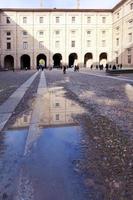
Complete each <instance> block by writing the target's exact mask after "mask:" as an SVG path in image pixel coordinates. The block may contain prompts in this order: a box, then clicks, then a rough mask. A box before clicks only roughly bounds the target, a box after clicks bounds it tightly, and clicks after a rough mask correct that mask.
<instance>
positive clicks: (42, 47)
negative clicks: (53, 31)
mask: <svg viewBox="0 0 133 200" xmlns="http://www.w3.org/2000/svg"><path fill="white" fill-rule="evenodd" d="M39 49H44V42H43V41H40V42H39Z"/></svg>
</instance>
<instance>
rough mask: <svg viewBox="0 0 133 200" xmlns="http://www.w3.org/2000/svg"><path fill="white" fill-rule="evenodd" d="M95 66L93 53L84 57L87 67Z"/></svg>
mask: <svg viewBox="0 0 133 200" xmlns="http://www.w3.org/2000/svg"><path fill="white" fill-rule="evenodd" d="M92 64H93V55H92V53H86V54H85V56H84V65H85V67H90V66H91V65H92Z"/></svg>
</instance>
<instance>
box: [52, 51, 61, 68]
mask: <svg viewBox="0 0 133 200" xmlns="http://www.w3.org/2000/svg"><path fill="white" fill-rule="evenodd" d="M61 60H62V55H61V54H60V53H56V54H54V55H53V61H54V63H53V67H55V68H60V67H61Z"/></svg>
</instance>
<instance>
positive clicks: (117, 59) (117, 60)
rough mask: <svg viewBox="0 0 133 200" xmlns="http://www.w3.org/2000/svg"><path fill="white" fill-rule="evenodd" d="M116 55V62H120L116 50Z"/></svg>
mask: <svg viewBox="0 0 133 200" xmlns="http://www.w3.org/2000/svg"><path fill="white" fill-rule="evenodd" d="M115 56H116V58H115V59H116V64H118V62H119V57H118V51H116V52H115Z"/></svg>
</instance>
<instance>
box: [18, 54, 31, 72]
mask: <svg viewBox="0 0 133 200" xmlns="http://www.w3.org/2000/svg"><path fill="white" fill-rule="evenodd" d="M20 64H21V69H30V68H31V66H30V56H29V55H27V54H24V55H22V56H21V58H20Z"/></svg>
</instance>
